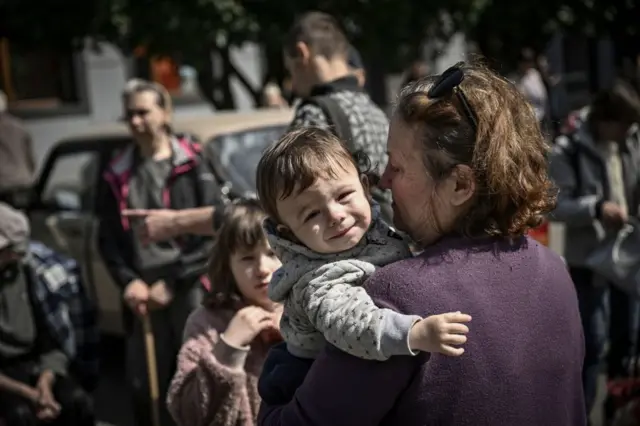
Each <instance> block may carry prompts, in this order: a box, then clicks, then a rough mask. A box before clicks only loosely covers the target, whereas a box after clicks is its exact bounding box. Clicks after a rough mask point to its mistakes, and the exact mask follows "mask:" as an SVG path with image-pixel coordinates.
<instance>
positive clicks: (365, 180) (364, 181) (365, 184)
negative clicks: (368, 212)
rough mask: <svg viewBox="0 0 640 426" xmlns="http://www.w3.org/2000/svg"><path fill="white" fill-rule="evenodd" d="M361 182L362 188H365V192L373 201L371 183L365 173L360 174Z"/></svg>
mask: <svg viewBox="0 0 640 426" xmlns="http://www.w3.org/2000/svg"><path fill="white" fill-rule="evenodd" d="M360 182H361V183H362V189H364V193H365V194H367V197H368V198H369V201H371V188H370V187H371V185H370V184H369V178H368V177H367V175H365V174H361V175H360Z"/></svg>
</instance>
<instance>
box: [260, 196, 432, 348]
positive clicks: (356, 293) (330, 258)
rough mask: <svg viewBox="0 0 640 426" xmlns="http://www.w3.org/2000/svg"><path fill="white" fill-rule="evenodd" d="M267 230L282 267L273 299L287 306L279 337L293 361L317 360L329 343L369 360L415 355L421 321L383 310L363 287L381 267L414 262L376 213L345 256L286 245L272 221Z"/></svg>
mask: <svg viewBox="0 0 640 426" xmlns="http://www.w3.org/2000/svg"><path fill="white" fill-rule="evenodd" d="M265 230H266V232H267V236H268V239H269V243H270V244H271V247H272V248H273V250H274V251H275V253H276V255H277V256H278V258H279V259H280V260H281V261H282V267H281V268H280V269H279V270H278V271H276V273H275V274H274V275H273V278H272V280H271V283H270V284H269V297H270V298H271V299H272V300H273V301H275V302H280V303H283V304H284V313H283V315H282V320H281V322H280V331H281V332H282V335H283V337H284V339H285V340H286V342H287V349H288V350H289V352H290V353H291V354H292V355H295V356H298V357H302V358H315V357H316V355H318V354H319V353H320V351H321V350H322V349H323V348H324V347H325V344H326V343H327V342H329V343H331V344H333V345H335V346H336V347H338V348H340V349H342V350H343V351H345V352H348V353H350V354H352V355H354V356H357V357H360V358H365V359H374V360H385V359H387V358H389V357H390V356H393V355H412V354H413V352H412V351H411V349H410V348H409V343H408V340H409V331H410V330H411V327H412V326H413V324H414V323H415V322H416V321H418V320H420V319H421V318H420V317H418V316H414V315H402V314H400V313H398V312H395V311H392V310H390V309H382V308H378V307H377V306H376V305H375V304H374V302H373V300H372V299H371V297H369V295H368V294H367V292H366V291H365V289H364V288H363V287H361V286H362V284H363V283H364V281H365V280H366V279H367V278H368V277H369V276H371V275H372V274H373V273H374V272H375V270H376V269H377V268H378V267H380V266H385V265H387V264H389V263H392V262H397V261H399V260H402V259H406V258H408V257H410V256H411V252H410V251H409V247H408V245H407V244H406V242H405V241H403V240H402V238H401V237H400V236H399V235H398V234H396V233H395V232H394V231H393V230H392V229H391V228H390V227H389V226H388V225H387V224H385V223H384V222H383V221H382V219H380V217H379V213H378V211H377V209H374V212H373V219H372V224H371V227H370V228H369V230H368V231H367V233H366V234H365V236H364V237H363V238H362V240H361V241H360V242H359V243H358V245H356V246H355V247H354V248H352V249H351V250H348V251H345V252H341V253H333V254H322V253H316V252H314V251H312V250H310V249H309V248H307V247H306V246H303V245H301V244H299V243H295V242H292V241H290V240H287V239H285V238H283V237H282V236H280V235H279V234H278V232H277V231H276V227H275V225H274V224H273V223H272V222H270V221H269V220H267V221H266V222H265Z"/></svg>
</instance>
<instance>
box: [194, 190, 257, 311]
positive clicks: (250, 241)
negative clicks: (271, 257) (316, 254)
mask: <svg viewBox="0 0 640 426" xmlns="http://www.w3.org/2000/svg"><path fill="white" fill-rule="evenodd" d="M265 217H266V215H265V213H264V211H263V210H262V208H261V207H260V203H259V202H258V201H257V200H249V199H240V200H236V201H233V202H232V203H231V204H229V205H227V206H226V207H225V209H224V213H223V214H222V220H221V224H222V226H221V227H220V229H219V231H218V234H217V236H216V241H215V244H214V246H213V249H212V250H211V258H210V260H209V280H210V281H211V291H210V292H209V293H208V294H207V295H206V296H205V298H204V300H203V302H202V304H203V305H204V306H205V307H207V308H209V309H231V310H235V309H237V308H238V305H239V304H240V303H242V296H241V294H240V291H239V290H238V286H237V284H236V281H235V279H234V277H233V273H232V272H231V263H230V259H231V255H232V254H233V253H235V252H236V251H238V250H251V249H253V248H254V247H256V246H257V245H259V244H267V236H266V234H265V233H264V230H263V228H262V222H263V221H264V219H265Z"/></svg>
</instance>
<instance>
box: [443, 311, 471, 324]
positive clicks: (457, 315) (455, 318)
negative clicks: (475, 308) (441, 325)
mask: <svg viewBox="0 0 640 426" xmlns="http://www.w3.org/2000/svg"><path fill="white" fill-rule="evenodd" d="M444 319H445V320H446V321H448V322H469V321H471V315H467V314H463V313H462V312H449V313H447V314H444Z"/></svg>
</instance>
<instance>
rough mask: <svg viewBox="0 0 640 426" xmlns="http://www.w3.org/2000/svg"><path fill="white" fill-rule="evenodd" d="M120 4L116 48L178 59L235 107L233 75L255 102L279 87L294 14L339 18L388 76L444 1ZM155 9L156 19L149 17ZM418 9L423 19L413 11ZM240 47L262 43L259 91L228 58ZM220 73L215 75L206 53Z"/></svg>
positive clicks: (215, 97)
mask: <svg viewBox="0 0 640 426" xmlns="http://www.w3.org/2000/svg"><path fill="white" fill-rule="evenodd" d="M114 1H118V2H119V6H118V7H117V8H116V10H114V13H113V16H119V17H120V18H119V19H118V22H120V32H119V33H120V39H119V40H118V41H117V44H118V45H120V46H124V47H125V48H127V47H128V48H129V49H132V48H134V47H135V46H139V45H144V46H145V47H146V48H147V49H148V52H150V53H152V54H175V53H176V52H179V53H180V57H181V59H182V60H183V61H184V62H185V63H188V64H190V65H192V66H194V67H195V68H196V69H197V71H198V75H199V83H200V86H201V88H202V92H203V94H205V96H207V98H209V100H210V101H211V102H212V103H214V105H216V106H218V107H222V108H232V107H233V106H234V104H233V99H232V97H231V96H230V93H231V92H230V89H229V81H230V78H229V77H230V76H234V77H236V78H237V79H238V80H239V81H240V82H241V83H242V84H243V86H244V87H245V88H246V89H247V90H248V91H249V92H250V93H251V94H252V95H253V97H254V100H255V101H256V102H258V100H259V95H260V89H261V86H262V84H264V83H265V82H266V81H267V80H270V79H275V80H278V81H280V82H281V80H282V78H283V77H284V70H283V69H282V65H281V63H282V57H281V51H282V40H283V35H284V34H286V32H287V31H288V29H289V27H290V25H291V24H292V23H293V21H294V19H295V18H296V16H297V15H299V14H301V13H303V12H305V11H307V10H313V9H320V10H323V11H326V12H328V13H331V14H332V15H334V16H336V17H338V19H339V20H340V21H341V22H342V24H343V26H344V28H345V30H346V31H347V33H348V35H349V36H350V39H352V40H353V42H354V44H355V45H356V46H357V47H358V48H360V49H361V51H362V54H363V57H364V59H365V61H366V62H367V63H369V65H371V67H370V69H371V70H376V71H378V73H377V74H378V75H377V76H376V75H375V74H376V73H373V74H374V75H372V76H371V77H373V78H372V79H373V80H375V79H376V77H378V80H380V78H379V77H380V76H382V75H383V74H384V72H385V71H397V70H398V68H399V66H400V67H402V65H403V64H406V63H408V62H409V60H413V59H415V57H417V56H418V52H419V48H420V47H421V45H422V42H423V40H424V37H425V36H426V35H427V34H428V32H427V29H428V28H430V27H433V26H434V25H435V24H437V23H438V22H439V21H440V19H441V18H440V17H441V13H440V10H441V9H443V5H444V4H446V3H445V2H444V0H438V1H440V2H441V3H439V2H438V1H432V2H429V3H427V4H423V3H422V2H418V1H417V0H405V1H402V2H399V1H394V0H370V1H347V2H345V1H338V0H330V1H312V0H279V1H278V2H275V1H264V0H183V1H181V2H178V1H176V0H154V1H153V2H151V0H129V1H127V0H114ZM150 10H153V13H149V11H150ZM415 10H419V11H420V13H413V11H415ZM245 41H255V42H259V43H260V44H261V45H262V46H263V48H264V49H265V51H266V53H267V55H266V56H267V60H268V65H269V66H268V69H269V71H270V72H268V73H267V74H266V75H265V76H263V81H262V82H261V83H262V84H260V85H259V87H254V85H253V84H252V83H251V82H249V81H248V79H247V78H246V77H245V76H244V75H243V73H242V72H241V70H240V69H238V68H239V67H237V64H235V63H234V61H233V59H232V58H231V57H230V55H229V49H230V48H231V47H233V46H239V45H241V44H242V43H244V42H245ZM210 51H212V52H214V54H215V57H217V60H218V62H219V64H220V65H221V68H222V74H221V76H220V78H210V76H212V70H211V61H210V60H209V57H210V55H209V54H208V52H210Z"/></svg>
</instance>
